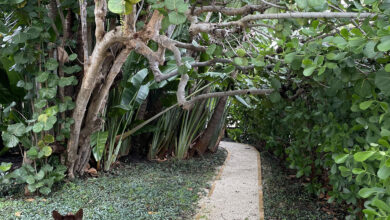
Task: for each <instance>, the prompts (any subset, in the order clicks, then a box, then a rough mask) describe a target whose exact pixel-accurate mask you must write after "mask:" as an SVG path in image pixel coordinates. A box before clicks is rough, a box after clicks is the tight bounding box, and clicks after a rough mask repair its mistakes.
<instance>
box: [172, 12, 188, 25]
mask: <svg viewBox="0 0 390 220" xmlns="http://www.w3.org/2000/svg"><path fill="white" fill-rule="evenodd" d="M168 18H169V22H170V23H171V24H175V25H179V24H183V23H184V22H185V21H186V20H187V17H186V16H185V15H184V14H181V13H178V12H176V11H173V12H170V13H169V14H168Z"/></svg>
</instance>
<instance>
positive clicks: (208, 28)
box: [190, 12, 376, 35]
mask: <svg viewBox="0 0 390 220" xmlns="http://www.w3.org/2000/svg"><path fill="white" fill-rule="evenodd" d="M374 16H376V14H374V13H355V12H287V13H276V14H256V15H247V16H245V17H243V18H241V19H239V20H237V21H230V22H224V23H192V24H191V26H190V33H191V34H193V35H196V34H198V33H200V32H205V33H213V34H220V33H219V32H221V31H223V30H221V29H220V28H224V27H230V26H241V27H246V26H247V24H248V22H251V21H256V20H263V19H289V18H372V17H374Z"/></svg>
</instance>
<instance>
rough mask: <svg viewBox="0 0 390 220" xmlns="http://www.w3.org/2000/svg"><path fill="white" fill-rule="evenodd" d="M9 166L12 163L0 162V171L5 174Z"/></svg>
mask: <svg viewBox="0 0 390 220" xmlns="http://www.w3.org/2000/svg"><path fill="white" fill-rule="evenodd" d="M11 166H12V163H5V162H1V164H0V171H2V172H6V171H8V170H9V169H11Z"/></svg>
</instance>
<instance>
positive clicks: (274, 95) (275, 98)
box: [269, 91, 281, 103]
mask: <svg viewBox="0 0 390 220" xmlns="http://www.w3.org/2000/svg"><path fill="white" fill-rule="evenodd" d="M269 99H270V100H271V102H272V103H277V102H279V101H280V99H281V97H280V94H279V92H276V91H275V92H272V93H271V94H270V95H269Z"/></svg>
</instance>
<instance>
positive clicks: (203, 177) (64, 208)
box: [0, 149, 227, 220]
mask: <svg viewBox="0 0 390 220" xmlns="http://www.w3.org/2000/svg"><path fill="white" fill-rule="evenodd" d="M226 155H227V154H226V151H224V150H222V149H221V150H219V151H218V152H217V153H216V154H208V155H206V156H204V157H203V158H194V159H190V160H185V161H178V160H172V161H164V162H147V161H143V162H131V163H130V162H129V161H127V162H124V163H123V164H122V165H121V166H120V167H119V168H115V169H114V170H112V171H111V172H110V173H107V174H104V175H102V176H100V177H99V178H87V179H78V180H76V181H73V182H66V183H64V184H61V185H57V186H56V187H55V189H56V190H55V192H54V193H52V194H50V195H49V196H35V197H24V196H22V194H23V193H22V192H20V189H19V191H16V193H15V194H11V195H9V194H8V195H7V196H5V197H2V198H0V209H1V210H2V211H1V212H0V218H1V219H4V220H6V219H52V218H51V212H52V211H53V210H57V211H59V212H60V213H61V214H66V213H68V212H73V213H75V212H77V210H79V209H80V208H83V212H84V219H191V218H193V215H194V214H196V210H197V208H198V207H197V201H198V200H199V198H200V196H201V195H204V194H205V190H204V189H205V188H209V186H210V185H209V184H210V183H211V180H212V179H213V177H214V176H215V174H216V167H218V166H220V165H222V164H223V162H224V160H225V158H226ZM1 190H5V189H3V188H2V189H1ZM6 190H9V189H6Z"/></svg>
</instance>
